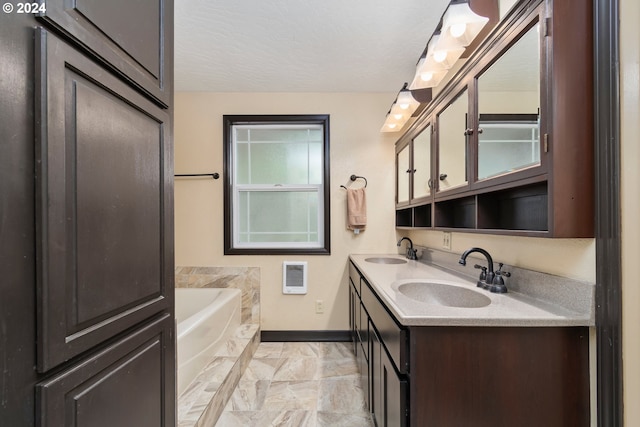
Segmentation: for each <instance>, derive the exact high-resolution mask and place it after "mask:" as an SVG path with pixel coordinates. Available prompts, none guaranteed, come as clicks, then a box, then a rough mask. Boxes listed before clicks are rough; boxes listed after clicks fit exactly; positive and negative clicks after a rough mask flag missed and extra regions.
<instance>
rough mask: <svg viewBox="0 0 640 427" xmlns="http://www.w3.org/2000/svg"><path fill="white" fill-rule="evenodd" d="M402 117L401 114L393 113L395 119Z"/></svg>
mask: <svg viewBox="0 0 640 427" xmlns="http://www.w3.org/2000/svg"><path fill="white" fill-rule="evenodd" d="M402 117H403V115H402V114H394V115H393V118H394V119H396V120H400V119H401V118H402Z"/></svg>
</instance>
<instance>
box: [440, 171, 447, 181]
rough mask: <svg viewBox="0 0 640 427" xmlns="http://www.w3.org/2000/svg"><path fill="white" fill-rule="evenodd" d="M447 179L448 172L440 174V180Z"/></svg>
mask: <svg viewBox="0 0 640 427" xmlns="http://www.w3.org/2000/svg"><path fill="white" fill-rule="evenodd" d="M445 179H447V174H446V173H441V174H440V181H444V180H445Z"/></svg>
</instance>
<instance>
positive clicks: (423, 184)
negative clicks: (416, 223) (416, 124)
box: [411, 125, 432, 200]
mask: <svg viewBox="0 0 640 427" xmlns="http://www.w3.org/2000/svg"><path fill="white" fill-rule="evenodd" d="M412 146H413V174H412V175H413V195H412V197H411V198H412V199H414V200H419V199H424V198H426V197H429V196H430V195H431V182H432V181H431V125H429V126H427V127H426V128H424V130H423V131H422V132H420V134H419V135H418V136H416V137H415V138H414V139H413V142H412Z"/></svg>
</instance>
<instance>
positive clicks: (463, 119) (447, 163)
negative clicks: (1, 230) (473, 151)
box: [438, 89, 469, 191]
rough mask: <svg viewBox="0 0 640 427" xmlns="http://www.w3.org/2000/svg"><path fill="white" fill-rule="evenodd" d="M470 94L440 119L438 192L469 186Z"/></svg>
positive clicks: (445, 111) (456, 102)
mask: <svg viewBox="0 0 640 427" xmlns="http://www.w3.org/2000/svg"><path fill="white" fill-rule="evenodd" d="M468 112H469V93H468V91H467V90H466V89H465V90H464V92H462V93H461V94H460V95H458V97H457V98H456V99H455V100H454V101H453V102H452V103H451V104H449V106H448V107H447V108H445V109H444V111H443V112H442V113H440V115H439V116H438V174H439V176H438V179H439V182H440V184H439V186H438V190H439V191H444V190H447V189H450V188H455V187H460V186H462V185H466V184H467V132H466V129H467V126H468V124H467V117H468Z"/></svg>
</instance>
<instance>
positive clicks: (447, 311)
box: [349, 255, 593, 427]
mask: <svg viewBox="0 0 640 427" xmlns="http://www.w3.org/2000/svg"><path fill="white" fill-rule="evenodd" d="M367 260H369V261H367ZM470 271H473V270H470ZM429 286H432V289H435V290H427V291H426V292H423V291H424V289H426V287H429ZM443 290H444V291H443ZM469 292H471V293H472V294H477V296H474V295H472V294H468V293H469ZM588 292H590V291H589V290H587V293H588ZM349 296H350V298H349V300H350V317H349V319H350V327H351V334H352V338H353V348H354V351H355V354H356V356H357V359H358V363H359V367H360V373H361V378H362V386H363V389H364V391H365V396H366V400H367V402H366V403H367V405H368V407H369V409H370V411H371V412H372V414H373V418H374V420H375V422H376V425H377V426H378V427H383V426H389V427H390V426H427V425H429V426H431V425H433V426H470V425H473V426H478V427H480V426H492V427H495V426H548V427H550V426H568V425H571V426H587V425H589V422H590V406H589V348H588V346H589V344H588V343H589V328H588V327H589V326H592V325H593V315H592V310H591V308H589V307H587V309H586V310H585V311H580V310H576V309H575V307H571V308H566V307H563V306H560V305H554V304H551V303H549V302H544V301H541V300H539V299H534V298H531V297H529V296H527V295H523V294H521V293H517V292H509V293H507V294H502V295H498V294H491V293H489V292H488V291H485V290H482V289H479V288H477V287H476V286H475V282H474V281H473V280H471V279H470V278H466V277H464V276H461V275H459V274H457V273H456V272H453V271H447V270H446V269H443V268H440V267H437V266H434V265H429V264H426V263H423V262H419V261H409V260H406V259H404V258H402V257H400V256H397V255H378V256H376V255H351V257H350V262H349ZM589 298H590V297H589V296H588V295H587V300H588V299H589ZM578 299H580V298H578ZM587 306H588V304H587Z"/></svg>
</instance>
